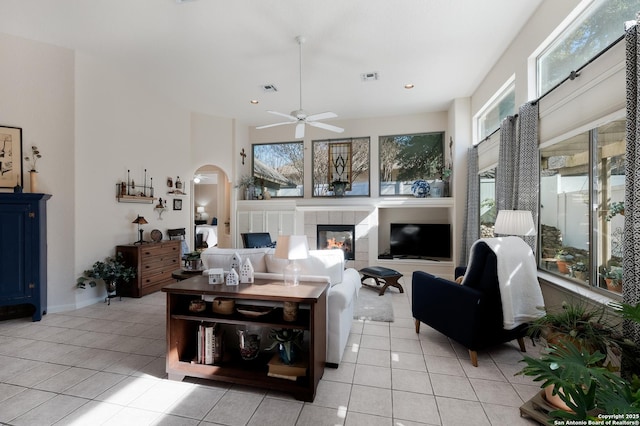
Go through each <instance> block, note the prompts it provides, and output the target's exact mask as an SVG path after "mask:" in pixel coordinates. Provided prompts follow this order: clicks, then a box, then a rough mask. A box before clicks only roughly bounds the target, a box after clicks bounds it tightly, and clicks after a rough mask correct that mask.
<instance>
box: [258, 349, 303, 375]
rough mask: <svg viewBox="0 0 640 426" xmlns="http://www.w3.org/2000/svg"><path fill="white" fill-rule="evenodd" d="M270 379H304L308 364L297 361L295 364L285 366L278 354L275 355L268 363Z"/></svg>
mask: <svg viewBox="0 0 640 426" xmlns="http://www.w3.org/2000/svg"><path fill="white" fill-rule="evenodd" d="M268 366H269V372H268V373H267V375H268V376H269V377H277V378H279V379H287V380H292V381H295V380H298V377H304V376H306V375H307V366H308V362H307V361H306V360H304V359H303V360H300V361H296V362H294V363H293V364H285V363H284V362H282V359H280V355H279V354H278V353H275V354H273V357H271V361H269V363H268Z"/></svg>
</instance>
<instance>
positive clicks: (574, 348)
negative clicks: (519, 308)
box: [518, 304, 640, 420]
mask: <svg viewBox="0 0 640 426" xmlns="http://www.w3.org/2000/svg"><path fill="white" fill-rule="evenodd" d="M616 307H617V308H619V309H620V311H621V313H622V316H623V318H626V319H631V320H634V321H636V322H639V323H640V308H639V306H638V305H637V306H635V307H632V306H629V305H618V306H616ZM604 314H605V307H602V308H586V307H584V306H583V305H580V304H579V305H569V304H563V312H560V313H558V314H551V315H549V314H547V315H545V317H543V318H541V319H540V320H539V321H537V323H536V324H534V327H533V330H532V332H533V333H535V332H536V331H538V332H541V330H542V329H544V328H545V327H548V328H555V329H556V330H558V329H559V328H560V326H563V327H564V328H565V332H566V333H567V334H566V336H565V337H564V338H562V339H560V340H556V341H555V342H554V341H553V339H551V340H548V342H550V343H549V347H548V349H547V352H546V353H545V354H544V355H543V356H542V357H541V358H539V359H538V358H533V357H530V356H525V357H524V360H523V362H525V363H526V366H525V367H524V368H523V370H522V371H520V372H519V373H518V374H523V375H527V376H533V377H534V379H533V380H534V381H539V382H542V385H541V387H544V388H546V389H552V395H553V396H555V397H557V398H558V399H560V400H561V401H562V402H563V403H564V405H565V409H558V410H554V411H551V412H550V413H549V415H550V416H551V417H553V418H562V419H573V420H588V419H591V420H595V419H596V418H597V415H598V414H600V413H607V414H614V413H638V412H640V382H639V381H638V379H637V377H634V378H633V379H632V380H631V381H628V380H625V379H624V378H622V377H620V376H619V375H618V374H616V373H615V368H613V367H612V365H611V363H610V362H609V363H607V364H606V365H605V361H606V359H607V357H608V356H609V355H618V354H620V351H621V350H622V351H623V352H624V353H625V356H631V357H632V358H633V360H636V359H637V351H636V348H635V345H633V343H632V342H630V341H628V340H624V339H623V338H622V336H620V335H619V334H618V332H617V331H616V324H615V323H612V322H610V321H609V320H607V319H606V318H605V317H604Z"/></svg>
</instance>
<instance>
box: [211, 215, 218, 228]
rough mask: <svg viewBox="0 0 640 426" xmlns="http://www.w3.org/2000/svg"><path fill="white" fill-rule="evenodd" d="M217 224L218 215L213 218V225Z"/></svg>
mask: <svg viewBox="0 0 640 426" xmlns="http://www.w3.org/2000/svg"><path fill="white" fill-rule="evenodd" d="M217 224H218V218H217V217H214V218H213V219H212V220H211V225H213V226H216V225H217Z"/></svg>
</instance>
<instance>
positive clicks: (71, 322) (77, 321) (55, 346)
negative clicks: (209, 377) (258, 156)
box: [0, 288, 539, 426]
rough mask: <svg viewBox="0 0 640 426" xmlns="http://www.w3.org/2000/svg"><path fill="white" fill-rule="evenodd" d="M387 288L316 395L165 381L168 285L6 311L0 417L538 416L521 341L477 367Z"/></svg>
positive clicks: (79, 420)
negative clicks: (417, 323)
mask: <svg viewBox="0 0 640 426" xmlns="http://www.w3.org/2000/svg"><path fill="white" fill-rule="evenodd" d="M361 291H373V290H371V289H367V288H362V289H361ZM388 291H390V292H391V293H392V294H393V305H394V306H393V308H394V315H395V321H394V322H392V323H386V322H366V323H365V322H361V321H354V322H353V326H352V329H351V336H350V337H349V342H348V346H347V349H346V352H345V355H344V359H343V362H342V363H341V364H340V366H339V368H337V369H326V370H325V374H324V377H323V379H322V380H321V381H320V384H319V387H318V391H317V396H316V398H315V400H314V402H313V403H303V402H299V401H296V400H295V399H293V398H292V397H291V396H290V395H283V394H278V393H273V392H270V391H268V390H261V389H254V388H248V387H243V386H230V385H226V384H222V383H215V382H210V381H206V380H198V379H185V381H183V382H174V381H169V380H167V379H166V373H165V371H164V369H165V359H164V352H165V345H166V344H165V294H164V293H155V294H152V295H149V296H146V297H144V298H141V299H128V298H125V299H122V300H121V301H120V300H118V299H114V300H112V303H111V306H107V305H106V304H103V303H99V304H96V305H93V306H89V307H86V308H83V309H78V310H76V311H72V312H65V313H60V314H48V315H46V316H44V318H43V319H42V321H40V322H31V321H30V319H29V318H24V319H18V320H8V321H0V423H8V424H11V425H37V426H43V425H53V424H55V425H82V426H84V425H91V426H93V425H114V426H115V425H117V426H122V425H136V426H140V425H230V426H236V425H260V426H262V425H274V426H287V425H300V426H311V425H328V426H332V425H346V426H361V425H362V426H378V425H379V426H415V425H447V426H448V425H465V426H466V425H471V424H473V425H496V426H497V425H500V426H503V425H521V424H523V425H530V424H535V423H534V422H533V421H531V420H530V419H526V418H521V417H520V415H519V410H518V407H519V406H520V405H522V403H523V402H524V401H526V400H528V399H529V398H531V397H532V396H533V395H534V394H535V393H536V392H538V391H539V387H538V385H537V384H534V383H533V382H532V381H531V380H530V379H529V378H528V377H522V376H514V374H515V373H516V372H518V371H519V370H520V368H521V367H522V364H521V363H519V361H520V359H521V353H520V352H519V351H518V349H517V345H516V344H515V343H513V344H506V345H502V346H500V347H497V348H494V349H493V350H491V351H487V352H483V353H479V356H478V359H479V364H480V365H479V367H477V368H474V367H472V366H471V364H470V362H469V359H468V353H467V351H466V350H465V349H464V348H463V347H461V346H459V345H457V344H455V343H452V342H450V341H449V340H448V339H447V338H446V337H444V336H443V335H441V334H440V333H438V332H435V331H434V330H432V329H430V328H429V327H427V326H425V325H424V324H423V325H422V327H421V330H420V334H416V333H415V329H414V325H413V320H412V319H411V310H410V306H409V298H408V296H407V294H406V293H404V294H400V293H398V292H397V290H396V289H389V290H388ZM527 344H528V345H529V342H527ZM528 350H529V353H536V352H537V350H536V348H531V347H529V349H528Z"/></svg>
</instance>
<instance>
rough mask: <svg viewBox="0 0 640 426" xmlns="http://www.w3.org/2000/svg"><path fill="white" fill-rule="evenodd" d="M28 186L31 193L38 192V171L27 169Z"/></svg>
mask: <svg viewBox="0 0 640 426" xmlns="http://www.w3.org/2000/svg"><path fill="white" fill-rule="evenodd" d="M29 188H30V189H31V193H36V192H38V172H37V171H35V170H29Z"/></svg>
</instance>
